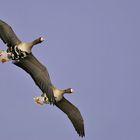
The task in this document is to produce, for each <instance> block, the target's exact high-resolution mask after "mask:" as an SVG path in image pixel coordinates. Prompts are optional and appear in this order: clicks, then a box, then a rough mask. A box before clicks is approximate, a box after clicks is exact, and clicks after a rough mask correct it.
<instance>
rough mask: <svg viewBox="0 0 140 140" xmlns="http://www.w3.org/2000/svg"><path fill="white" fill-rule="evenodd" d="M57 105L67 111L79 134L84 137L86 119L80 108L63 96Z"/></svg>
mask: <svg viewBox="0 0 140 140" xmlns="http://www.w3.org/2000/svg"><path fill="white" fill-rule="evenodd" d="M55 105H56V106H57V107H58V108H59V109H61V110H62V111H63V112H64V113H66V115H67V116H68V118H69V119H70V120H71V122H72V124H73V126H74V128H75V130H76V131H77V133H78V134H79V136H81V137H84V136H85V130H84V121H83V118H82V115H81V113H80V111H79V109H78V108H76V107H75V106H74V105H73V104H72V103H70V102H69V101H68V100H66V99H65V98H64V97H63V98H62V100H61V101H59V102H57V103H56V104H55Z"/></svg>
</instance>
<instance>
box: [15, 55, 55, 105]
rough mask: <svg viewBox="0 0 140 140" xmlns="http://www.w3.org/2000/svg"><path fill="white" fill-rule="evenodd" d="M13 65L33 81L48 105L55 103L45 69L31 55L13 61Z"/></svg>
mask: <svg viewBox="0 0 140 140" xmlns="http://www.w3.org/2000/svg"><path fill="white" fill-rule="evenodd" d="M14 64H15V65H16V66H18V67H20V68H22V69H23V70H25V71H26V72H27V73H28V74H29V75H30V76H31V77H32V79H33V80H34V82H35V84H36V85H37V86H38V87H39V88H40V89H41V91H42V92H43V93H44V94H46V96H47V97H48V99H49V101H50V104H51V103H53V104H54V103H55V98H54V94H53V89H52V83H51V80H50V76H49V73H48V71H47V68H46V67H45V66H43V65H42V64H41V63H40V62H39V61H38V60H37V59H36V58H35V57H34V56H33V54H29V55H28V56H27V57H26V58H24V59H21V60H20V61H15V62H14Z"/></svg>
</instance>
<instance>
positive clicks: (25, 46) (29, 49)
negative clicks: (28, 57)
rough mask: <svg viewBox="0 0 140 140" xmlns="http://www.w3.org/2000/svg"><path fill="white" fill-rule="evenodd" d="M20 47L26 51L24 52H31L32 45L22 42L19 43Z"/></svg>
mask: <svg viewBox="0 0 140 140" xmlns="http://www.w3.org/2000/svg"><path fill="white" fill-rule="evenodd" d="M18 49H20V50H22V51H24V52H28V53H30V52H31V45H30V44H29V43H20V44H19V45H18Z"/></svg>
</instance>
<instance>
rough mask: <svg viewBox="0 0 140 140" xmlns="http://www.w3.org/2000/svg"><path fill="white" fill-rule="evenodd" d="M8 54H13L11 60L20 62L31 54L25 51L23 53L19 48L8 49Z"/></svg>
mask: <svg viewBox="0 0 140 140" xmlns="http://www.w3.org/2000/svg"><path fill="white" fill-rule="evenodd" d="M7 52H10V53H11V56H10V58H11V59H12V60H20V59H23V58H25V57H26V56H27V55H28V54H29V53H27V52H25V51H22V50H21V49H19V48H18V47H17V46H14V47H9V48H8V49H7Z"/></svg>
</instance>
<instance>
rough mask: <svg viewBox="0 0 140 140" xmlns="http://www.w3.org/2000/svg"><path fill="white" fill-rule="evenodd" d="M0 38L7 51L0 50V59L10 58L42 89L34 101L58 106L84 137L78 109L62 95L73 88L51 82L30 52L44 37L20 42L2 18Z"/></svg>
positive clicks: (41, 65) (82, 123)
mask: <svg viewBox="0 0 140 140" xmlns="http://www.w3.org/2000/svg"><path fill="white" fill-rule="evenodd" d="M0 38H1V40H2V41H3V42H4V43H5V44H6V45H7V46H8V49H7V51H3V50H0V61H1V62H3V60H4V62H8V61H10V60H12V63H13V64H14V65H15V66H17V67H19V68H21V69H23V70H24V71H26V72H27V73H28V74H29V75H30V76H31V78H32V79H33V80H34V82H35V84H36V85H37V86H38V87H39V88H40V90H41V91H42V94H41V96H38V97H35V98H34V101H35V103H37V104H39V105H43V104H53V105H55V106H56V107H58V108H59V109H60V110H61V111H63V112H64V113H65V114H66V115H67V116H68V118H69V119H70V121H71V122H72V124H73V126H74V128H75V130H76V131H77V133H78V134H79V136H80V137H84V136H85V129H84V120H83V117H82V115H81V113H80V111H79V109H78V108H77V107H76V106H75V105H73V104H72V103H71V102H69V101H68V100H67V99H66V98H65V97H64V94H65V93H67V94H71V93H73V91H74V90H73V89H72V88H67V89H64V90H62V89H58V88H56V87H55V86H54V85H53V84H52V82H51V79H50V76H49V73H48V70H47V68H46V67H45V66H44V65H43V64H41V63H40V62H39V60H38V59H37V58H36V57H35V56H34V55H33V53H32V48H33V46H34V45H36V44H38V43H41V42H42V41H44V39H43V38H42V37H40V38H38V39H36V40H35V41H33V42H31V43H25V42H21V41H20V40H19V39H18V37H17V36H16V34H15V32H14V31H13V29H12V28H11V27H10V26H9V25H8V24H7V23H5V22H4V21H2V20H0Z"/></svg>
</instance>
